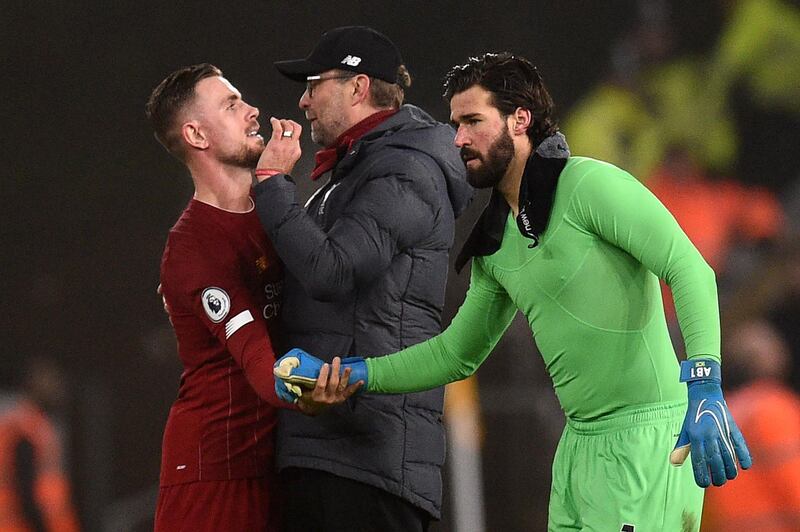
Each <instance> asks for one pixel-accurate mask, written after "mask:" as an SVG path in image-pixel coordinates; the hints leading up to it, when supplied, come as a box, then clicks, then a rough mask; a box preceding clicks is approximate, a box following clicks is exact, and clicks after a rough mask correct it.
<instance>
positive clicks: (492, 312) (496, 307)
mask: <svg viewBox="0 0 800 532" xmlns="http://www.w3.org/2000/svg"><path fill="white" fill-rule="evenodd" d="M484 267H485V266H484V265H483V261H482V260H481V259H475V260H473V262H472V277H471V279H470V287H469V290H468V291H467V296H466V299H465V300H464V304H463V305H462V306H461V308H460V309H459V310H458V313H457V314H456V316H455V317H454V318H453V321H452V323H451V324H450V326H449V327H448V328H447V329H445V330H444V331H443V332H442V333H441V334H439V335H438V336H435V337H433V338H431V339H430V340H427V341H425V342H422V343H419V344H416V345H414V346H411V347H408V348H406V349H403V350H402V351H399V352H397V353H394V354H392V355H388V356H383V357H377V358H368V359H367V360H366V362H367V368H368V372H369V382H368V388H367V389H368V391H370V392H374V393H408V392H416V391H421V390H429V389H431V388H436V387H438V386H442V385H443V384H447V383H449V382H453V381H457V380H461V379H464V378H466V377H468V376H470V375H472V374H473V373H474V372H475V370H477V369H478V367H479V366H480V365H481V364H482V363H483V361H484V360H486V357H488V356H489V354H490V353H491V352H492V349H494V346H495V345H497V342H498V341H499V340H500V338H501V337H502V336H503V333H505V331H506V329H508V327H509V325H511V320H512V319H513V318H514V314H515V312H516V307H515V306H514V303H513V302H512V301H511V298H510V297H509V296H508V294H507V293H506V291H505V290H504V289H503V287H502V286H500V285H499V284H498V283H497V282H496V281H495V280H494V279H493V278H492V277H491V276H490V275H489V274H488V273H487V272H486V271H485V270H484Z"/></svg>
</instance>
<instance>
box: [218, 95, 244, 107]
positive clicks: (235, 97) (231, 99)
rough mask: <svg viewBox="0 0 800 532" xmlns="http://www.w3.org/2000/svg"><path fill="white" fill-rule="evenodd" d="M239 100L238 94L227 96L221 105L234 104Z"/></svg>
mask: <svg viewBox="0 0 800 532" xmlns="http://www.w3.org/2000/svg"><path fill="white" fill-rule="evenodd" d="M239 98H240V96H239V95H238V94H229V95H228V96H226V97H225V99H224V100H222V105H225V104H227V103H229V102H235V101H237V100H238V99H239Z"/></svg>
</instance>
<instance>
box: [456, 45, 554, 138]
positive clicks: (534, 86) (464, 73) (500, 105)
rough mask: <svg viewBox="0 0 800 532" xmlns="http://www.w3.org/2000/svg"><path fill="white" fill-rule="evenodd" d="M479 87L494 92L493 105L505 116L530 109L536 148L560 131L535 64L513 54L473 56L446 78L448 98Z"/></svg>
mask: <svg viewBox="0 0 800 532" xmlns="http://www.w3.org/2000/svg"><path fill="white" fill-rule="evenodd" d="M475 85H478V86H480V87H483V88H484V89H486V90H487V91H489V92H490V93H492V104H493V105H494V107H495V108H496V109H497V110H498V111H500V114H501V115H502V116H504V117H506V116H508V115H510V114H511V113H513V112H514V111H516V110H517V108H518V107H522V108H524V109H529V110H530V111H531V114H532V115H533V124H532V125H531V127H529V128H528V138H530V139H531V143H532V144H533V146H534V147H536V146H538V145H539V143H541V142H542V141H543V140H544V139H545V138H547V137H549V136H550V135H553V134H554V133H556V132H557V131H558V123H557V122H556V119H555V118H554V116H553V111H554V108H555V105H554V104H553V99H552V98H551V97H550V93H548V92H547V87H545V86H544V82H543V81H542V77H541V76H540V75H539V72H538V71H537V70H536V67H535V66H533V63H531V62H530V61H528V60H527V59H525V58H524V57H520V56H517V55H514V54H512V53H510V52H499V53H485V54H483V55H480V56H477V57H470V58H469V60H467V62H466V63H465V64H463V65H456V66H454V67H453V68H451V69H450V71H449V72H448V73H447V75H446V76H445V79H444V93H443V96H444V99H445V100H446V101H447V102H448V103H449V102H450V100H451V99H452V98H453V96H454V95H456V94H458V93H460V92H464V91H465V90H467V89H469V88H470V87H473V86H475Z"/></svg>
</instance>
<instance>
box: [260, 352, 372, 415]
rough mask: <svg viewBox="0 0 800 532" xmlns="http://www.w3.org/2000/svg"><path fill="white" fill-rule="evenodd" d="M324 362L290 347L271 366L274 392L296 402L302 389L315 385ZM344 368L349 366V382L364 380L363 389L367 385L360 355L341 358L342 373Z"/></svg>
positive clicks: (286, 399) (365, 367) (301, 393)
mask: <svg viewBox="0 0 800 532" xmlns="http://www.w3.org/2000/svg"><path fill="white" fill-rule="evenodd" d="M324 363H325V362H323V361H322V360H320V359H318V358H317V357H315V356H313V355H310V354H308V353H307V352H305V351H303V350H302V349H298V348H294V349H291V350H290V351H288V352H287V353H286V354H285V355H283V356H282V357H281V358H279V359H278V360H277V361H276V362H275V365H274V366H273V369H272V372H273V374H274V375H275V377H276V379H275V393H276V394H277V395H278V397H280V398H281V399H282V400H284V401H287V402H289V403H293V402H296V401H297V399H298V398H299V397H300V396H302V395H303V390H313V389H314V387H315V386H316V385H317V377H319V372H320V370H321V369H322V365H323V364H324ZM346 368H350V380H349V382H351V383H352V382H358V381H364V386H362V387H361V389H362V390H363V389H364V388H365V387H366V385H367V363H366V361H365V360H364V359H363V358H361V357H348V358H343V359H342V365H341V368H340V371H341V372H342V373H344V370H345V369H346ZM340 375H341V373H340Z"/></svg>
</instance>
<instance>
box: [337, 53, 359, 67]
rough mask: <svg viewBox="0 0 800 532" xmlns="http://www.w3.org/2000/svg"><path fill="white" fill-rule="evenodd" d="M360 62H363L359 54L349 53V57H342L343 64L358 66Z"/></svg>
mask: <svg viewBox="0 0 800 532" xmlns="http://www.w3.org/2000/svg"><path fill="white" fill-rule="evenodd" d="M360 62H361V58H360V57H358V56H357V55H348V56H347V57H345V58H344V59H342V64H343V65H347V66H352V67H354V66H358V64H359V63H360Z"/></svg>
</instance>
